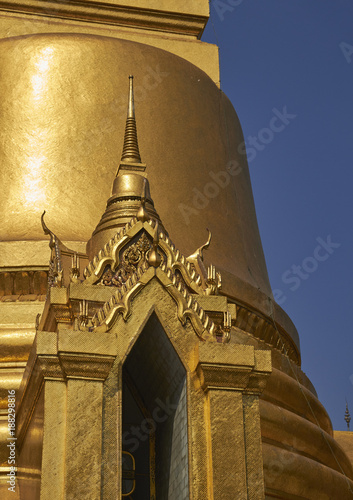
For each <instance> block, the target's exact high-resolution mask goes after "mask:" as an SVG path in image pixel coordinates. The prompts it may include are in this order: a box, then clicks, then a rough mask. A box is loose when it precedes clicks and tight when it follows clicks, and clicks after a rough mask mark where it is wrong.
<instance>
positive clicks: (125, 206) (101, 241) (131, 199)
mask: <svg viewBox="0 0 353 500" xmlns="http://www.w3.org/2000/svg"><path fill="white" fill-rule="evenodd" d="M129 81H130V90H129V104H128V111H127V119H126V128H125V137H124V146H123V154H122V157H121V161H120V165H119V168H118V172H117V174H116V177H115V179H114V182H113V189H112V195H111V197H110V198H109V200H108V202H107V207H106V209H105V212H104V214H103V215H102V218H101V220H100V221H99V223H98V225H97V227H96V229H95V230H94V231H93V233H92V236H91V238H90V239H89V241H88V242H87V254H88V255H89V257H90V259H93V258H94V256H95V255H96V254H97V253H98V252H99V250H101V249H102V248H103V246H104V245H105V244H106V243H107V242H108V241H109V240H110V238H112V237H113V236H114V234H115V233H116V232H117V231H118V229H119V228H121V227H123V226H125V225H126V224H127V223H128V222H129V221H130V220H131V218H132V217H137V219H138V220H139V221H141V222H144V221H147V220H149V219H153V220H155V221H157V222H158V224H159V226H160V227H161V228H162V229H163V232H164V233H166V230H165V229H164V227H163V224H162V222H161V220H160V218H159V215H158V213H157V211H156V209H155V208H154V203H153V200H152V197H151V193H150V187H149V182H148V179H147V178H146V173H145V170H146V165H145V164H144V163H142V162H141V157H140V152H139V148H138V143H137V132H136V121H135V109H134V89H133V76H129ZM152 253H153V252H152ZM153 257H154V258H155V261H154V262H155V264H157V263H158V262H159V261H158V254H157V253H156V255H155V254H154V253H153ZM155 264H153V265H155ZM158 265H159V264H158Z"/></svg>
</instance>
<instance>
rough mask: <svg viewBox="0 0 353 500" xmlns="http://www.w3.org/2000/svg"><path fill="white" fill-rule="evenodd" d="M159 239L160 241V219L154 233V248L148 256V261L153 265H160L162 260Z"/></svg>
mask: <svg viewBox="0 0 353 500" xmlns="http://www.w3.org/2000/svg"><path fill="white" fill-rule="evenodd" d="M158 241H159V228H158V221H157V222H156V226H155V230H154V235H153V245H152V250H151V251H150V254H149V256H148V263H149V265H150V266H153V267H159V266H160V265H161V262H162V258H161V256H160V254H159V253H158Z"/></svg>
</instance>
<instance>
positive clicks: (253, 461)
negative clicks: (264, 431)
mask: <svg viewBox="0 0 353 500" xmlns="http://www.w3.org/2000/svg"><path fill="white" fill-rule="evenodd" d="M199 359H200V360H199V365H198V374H199V377H200V379H201V384H202V387H203V389H204V391H205V392H206V394H207V406H208V408H207V411H208V412H209V424H208V425H209V428H208V433H209V435H210V439H209V443H210V449H209V453H208V455H209V461H210V464H209V470H210V471H211V473H212V482H213V498H215V499H217V500H218V499H222V498H224V499H226V498H227V499H228V498H237V500H241V499H244V500H245V499H253V500H255V499H256V500H259V499H261V498H264V481H263V472H262V467H263V464H262V448H261V433H260V414H259V403H258V399H259V395H260V393H261V392H262V390H263V389H264V387H265V384H266V379H267V377H268V375H269V374H270V373H271V353H270V352H269V351H257V350H255V348H254V347H253V346H247V345H236V344H208V343H205V344H201V345H200V358H199Z"/></svg>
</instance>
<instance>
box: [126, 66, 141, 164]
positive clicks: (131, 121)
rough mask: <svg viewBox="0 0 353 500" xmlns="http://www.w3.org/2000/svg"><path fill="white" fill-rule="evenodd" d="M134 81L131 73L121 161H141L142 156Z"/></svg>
mask: <svg viewBox="0 0 353 500" xmlns="http://www.w3.org/2000/svg"><path fill="white" fill-rule="evenodd" d="M133 81H134V77H133V76H132V75H130V76H129V82H130V89H129V103H128V108H127V118H126V125H125V137H124V147H123V153H122V155H121V161H122V162H124V163H125V162H126V163H141V156H140V151H139V146H138V142H137V130H136V120H135V106H134V83H133Z"/></svg>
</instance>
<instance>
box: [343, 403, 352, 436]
mask: <svg viewBox="0 0 353 500" xmlns="http://www.w3.org/2000/svg"><path fill="white" fill-rule="evenodd" d="M344 419H345V421H346V422H347V428H348V430H349V422H350V421H351V416H350V413H349V410H348V403H347V400H346V411H345V413H344Z"/></svg>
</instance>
